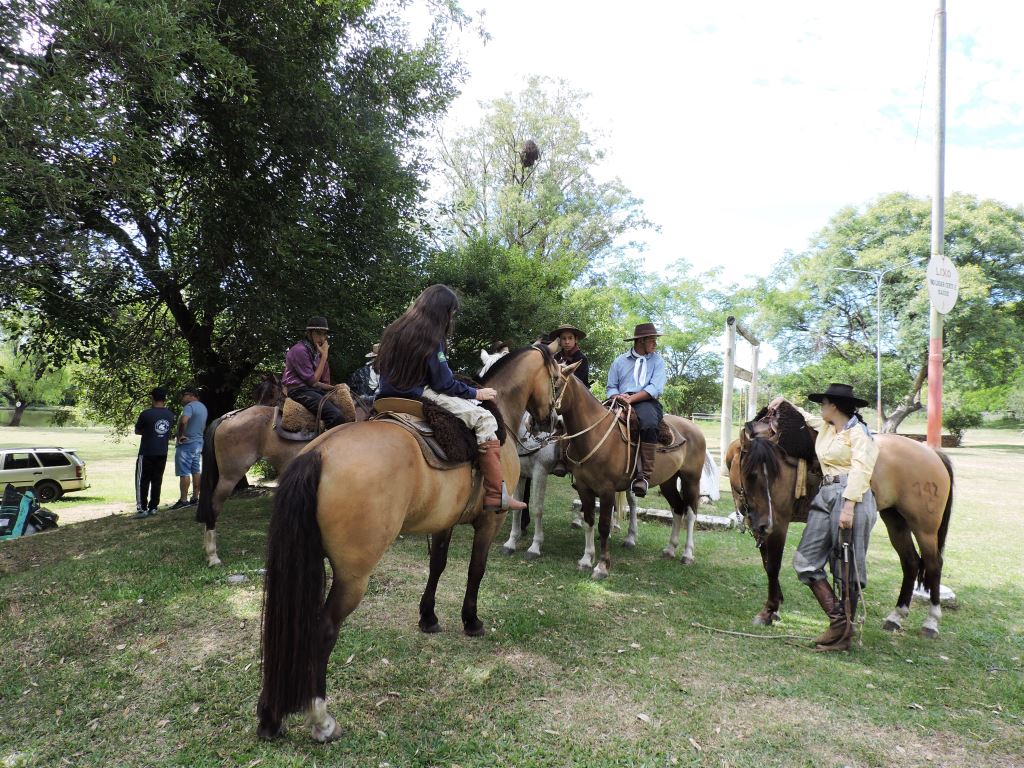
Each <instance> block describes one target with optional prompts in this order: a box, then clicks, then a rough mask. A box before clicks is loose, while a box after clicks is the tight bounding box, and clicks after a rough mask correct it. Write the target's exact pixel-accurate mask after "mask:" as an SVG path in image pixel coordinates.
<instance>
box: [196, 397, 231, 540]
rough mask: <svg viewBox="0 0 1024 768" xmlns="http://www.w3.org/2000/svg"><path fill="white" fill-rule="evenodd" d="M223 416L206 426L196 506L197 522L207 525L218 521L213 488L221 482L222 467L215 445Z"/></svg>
mask: <svg viewBox="0 0 1024 768" xmlns="http://www.w3.org/2000/svg"><path fill="white" fill-rule="evenodd" d="M223 418H224V417H223V416H221V417H220V418H218V419H214V421H213V423H212V424H210V426H208V427H207V428H206V435H205V436H204V437H203V474H202V476H201V477H200V478H199V504H198V505H197V506H196V522H197V523H205V524H206V525H207V527H209V526H210V525H212V524H213V523H216V522H217V516H216V515H215V514H214V511H213V489H214V488H216V487H217V483H219V482H220V468H219V467H218V466H217V447H216V446H215V445H214V440H215V435H216V434H217V427H219V426H220V423H221V421H222V420H223Z"/></svg>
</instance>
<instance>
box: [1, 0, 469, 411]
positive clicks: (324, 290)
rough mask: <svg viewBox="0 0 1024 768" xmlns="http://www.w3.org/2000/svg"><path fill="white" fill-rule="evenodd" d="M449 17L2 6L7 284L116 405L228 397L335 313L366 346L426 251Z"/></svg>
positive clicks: (361, 4) (52, 346) (253, 8)
mask: <svg viewBox="0 0 1024 768" xmlns="http://www.w3.org/2000/svg"><path fill="white" fill-rule="evenodd" d="M437 7H439V8H441V9H443V10H445V11H446V12H451V13H455V14H457V13H458V11H457V10H452V6H448V5H445V4H438V6H437ZM444 30H445V25H444V24H443V23H441V22H439V23H438V24H436V25H435V26H434V28H433V31H432V32H431V33H430V34H429V35H428V37H427V38H426V39H425V40H424V41H423V42H422V43H420V44H413V43H412V42H411V41H410V40H409V39H408V38H407V35H406V32H405V29H404V27H403V26H402V25H401V24H400V23H399V21H398V19H397V18H396V17H394V16H393V15H389V14H388V13H387V12H384V11H380V10H377V9H376V8H375V7H374V4H373V3H372V2H367V1H366V0H327V1H324V0H296V2H290V3H281V2H277V0H255V1H254V0H244V1H243V0H217V2H213V0H177V1H176V2H174V3H171V4H162V5H161V4H157V5H154V4H152V3H148V2H142V0H124V1H123V2H118V3H108V2H102V1H101V0H88V1H87V2H72V1H71V0H56V2H52V3H45V4H43V3H33V2H17V3H12V4H6V5H4V6H3V9H0V123H2V125H3V140H2V144H0V270H2V273H3V274H4V275H5V276H6V279H5V280H3V281H0V298H2V299H3V303H4V304H5V305H7V306H11V307H14V308H16V311H17V312H18V317H19V318H26V319H23V320H20V321H19V322H20V324H21V325H22V326H28V327H29V328H30V329H31V331H32V335H33V338H35V339H37V340H38V341H39V344H38V349H39V350H40V351H41V352H45V354H47V355H48V356H49V357H51V358H54V359H58V360H59V359H61V358H67V357H68V356H70V355H72V354H78V355H82V356H86V357H89V358H91V359H92V360H93V361H94V365H95V369H96V370H99V371H102V373H103V375H104V377H105V378H106V381H105V386H104V387H102V388H97V389H96V390H95V393H96V394H97V395H98V396H100V397H101V398H109V402H108V403H106V404H107V405H108V406H109V408H108V412H110V413H114V412H117V413H120V412H121V411H124V410H125V408H126V405H125V404H126V403H130V401H131V399H132V398H133V397H134V398H137V397H138V395H139V393H140V392H144V391H145V390H146V389H148V387H149V386H152V385H153V384H156V383H166V384H184V383H186V382H190V381H194V382H196V383H199V384H200V385H202V386H203V387H204V389H205V391H206V398H207V401H208V404H209V405H210V406H211V410H212V411H213V412H214V413H219V412H222V411H224V410H226V409H227V408H230V407H232V406H233V405H234V402H235V398H236V396H237V395H238V392H239V389H240V388H241V387H242V385H243V383H244V381H245V380H246V378H247V377H248V376H249V375H250V374H251V373H252V371H253V369H254V368H255V367H258V366H260V365H269V366H273V367H274V368H277V367H279V366H280V365H281V359H282V353H283V350H284V348H285V347H286V346H287V344H288V343H289V341H290V340H293V339H294V337H296V336H297V335H298V334H299V333H300V329H301V328H302V327H304V325H305V320H306V318H307V317H308V316H309V315H313V314H322V315H326V316H328V318H329V320H330V321H331V323H332V325H335V326H338V327H340V328H342V329H344V330H345V332H346V340H347V341H349V342H350V344H346V345H345V346H346V350H345V351H344V353H343V354H340V355H339V356H338V357H337V358H336V359H335V360H333V361H332V363H333V365H334V366H335V368H336V369H337V368H339V367H340V368H344V367H346V366H350V367H355V365H357V364H358V361H359V359H361V357H362V352H363V351H364V347H366V346H368V344H369V343H371V341H372V340H373V339H374V337H375V336H376V334H377V333H378V332H379V328H380V323H381V318H382V317H387V316H389V315H393V314H397V312H398V311H400V310H401V307H402V306H403V304H404V302H405V301H406V300H407V298H408V292H409V283H410V282H412V281H414V280H415V279H416V277H417V272H416V268H417V265H418V264H419V263H420V262H421V259H422V256H423V252H424V245H423V242H422V236H421V234H420V227H419V226H418V224H417V222H418V221H419V220H420V219H421V217H422V215H423V212H424V211H423V200H422V193H423V187H424V183H423V181H422V178H423V175H424V170H425V168H426V167H427V157H426V155H425V153H424V150H422V149H421V146H422V145H421V143H419V141H418V140H419V139H420V138H421V137H422V136H424V135H425V133H426V132H427V131H428V130H429V129H430V126H431V125H432V122H433V121H434V119H435V118H436V117H437V116H438V115H440V114H441V113H442V112H443V111H444V109H445V108H446V107H447V104H448V103H449V101H450V100H451V98H452V97H453V95H454V93H455V84H456V82H457V79H458V77H459V70H458V68H457V66H456V65H454V64H453V63H452V62H451V61H450V60H449V58H448V54H447V52H446V48H445V45H444V39H443V35H444ZM8 319H9V318H8ZM338 352H342V350H341V349H340V348H339V349H338ZM143 361H144V362H145V366H144V367H145V369H146V370H145V371H140V370H139V368H140V366H139V363H140V362H143ZM155 373H161V374H165V375H166V376H168V377H173V378H172V379H164V380H162V381H154V380H152V378H151V377H152V376H153V375H154V374H155ZM123 415H124V414H122V418H123Z"/></svg>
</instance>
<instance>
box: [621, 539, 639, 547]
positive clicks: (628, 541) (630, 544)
mask: <svg viewBox="0 0 1024 768" xmlns="http://www.w3.org/2000/svg"><path fill="white" fill-rule="evenodd" d="M622 546H623V547H624V548H625V549H633V547H635V546H636V540H635V539H624V540H623V542H622Z"/></svg>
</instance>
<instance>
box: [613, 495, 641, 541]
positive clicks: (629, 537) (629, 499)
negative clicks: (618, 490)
mask: <svg viewBox="0 0 1024 768" xmlns="http://www.w3.org/2000/svg"><path fill="white" fill-rule="evenodd" d="M625 493H626V503H628V504H629V531H628V532H627V533H626V538H625V539H623V541H622V546H624V547H625V548H626V549H633V547H635V546H636V536H637V527H636V496H634V495H633V490H632V489H627V490H626V492H625ZM616 498H620V497H619V496H618V495H617V496H616Z"/></svg>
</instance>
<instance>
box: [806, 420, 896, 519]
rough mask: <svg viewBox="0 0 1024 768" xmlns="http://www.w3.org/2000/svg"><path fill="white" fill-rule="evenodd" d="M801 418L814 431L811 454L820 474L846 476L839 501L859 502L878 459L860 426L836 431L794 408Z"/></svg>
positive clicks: (870, 441) (875, 451) (867, 486)
mask: <svg viewBox="0 0 1024 768" xmlns="http://www.w3.org/2000/svg"><path fill="white" fill-rule="evenodd" d="M794 407H795V408H796V409H797V410H798V411H800V415H801V416H803V417H804V421H805V422H807V426H809V427H811V428H812V429H815V430H817V431H818V439H817V441H816V442H815V443H814V452H815V453H816V454H817V455H818V463H819V464H821V471H822V472H824V473H825V474H826V475H849V479H848V480H847V482H846V489H845V490H844V491H843V498H844V499H850V500H852V501H860V500H861V498H863V496H864V492H865V491H867V490H869V489H870V488H871V473H872V472H873V471H874V469H875V460H876V459H877V458H878V446H877V445H875V442H874V440H872V439H871V438H870V437H868V436H867V435H866V434H865V433H864V430H863V429H861V427H860V425H857V426H855V427H852V428H850V429H844V430H842V431H840V432H837V431H836V428H835V427H833V426H832V425H831V424H829V423H828V422H827V421H825V420H824V419H823V418H821V417H820V416H815V415H813V414H810V413H808V412H807V411H805V410H804V409H803V408H800V407H798V406H794Z"/></svg>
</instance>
